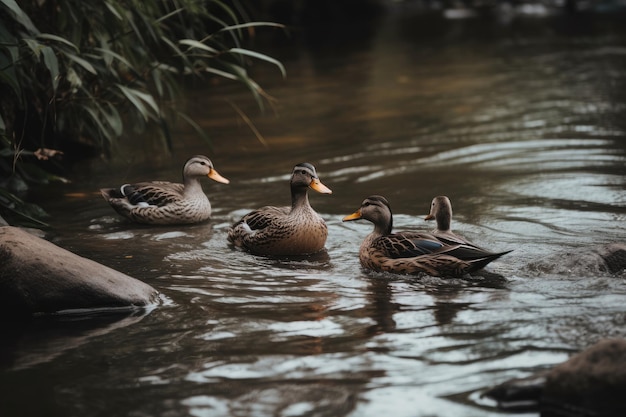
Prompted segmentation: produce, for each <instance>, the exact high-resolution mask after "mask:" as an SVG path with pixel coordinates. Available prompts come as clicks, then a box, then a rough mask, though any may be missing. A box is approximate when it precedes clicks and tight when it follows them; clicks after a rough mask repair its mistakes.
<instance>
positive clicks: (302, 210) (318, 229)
mask: <svg viewBox="0 0 626 417" xmlns="http://www.w3.org/2000/svg"><path fill="white" fill-rule="evenodd" d="M290 186H291V207H289V206H285V207H275V206H265V207H261V208H259V209H256V210H254V211H252V212H250V213H248V214H246V215H245V216H243V217H242V218H241V220H239V221H238V222H236V223H235V224H233V225H232V226H231V228H230V229H229V230H228V241H229V242H230V243H232V244H233V245H235V246H236V247H240V248H243V249H245V250H248V251H249V252H252V253H254V254H258V255H272V256H289V255H307V254H312V253H316V252H319V251H321V250H322V249H323V248H324V245H325V243H326V238H327V237H328V227H327V226H326V222H325V221H324V219H322V217H321V216H320V215H319V214H318V213H316V212H315V210H313V208H312V207H311V205H310V204H309V197H308V193H307V191H308V189H309V188H311V189H313V190H315V191H317V192H319V193H322V194H331V193H332V191H331V190H330V188H328V187H326V186H325V185H324V184H322V182H321V181H320V179H319V177H318V176H317V172H316V171H315V167H314V166H313V165H311V164H309V163H300V164H297V165H296V166H295V167H294V168H293V172H292V174H291V180H290Z"/></svg>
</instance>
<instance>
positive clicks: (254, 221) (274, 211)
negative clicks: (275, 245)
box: [239, 206, 291, 230]
mask: <svg viewBox="0 0 626 417" xmlns="http://www.w3.org/2000/svg"><path fill="white" fill-rule="evenodd" d="M290 211H291V207H287V206H285V207H276V206H265V207H261V208H259V209H256V210H253V211H251V212H250V213H248V214H246V215H245V216H243V217H242V218H241V220H240V221H239V223H242V222H245V223H246V224H247V225H248V227H249V228H250V229H251V230H262V229H266V228H268V227H270V226H272V225H274V224H276V223H277V222H278V221H279V220H280V219H282V218H284V217H285V216H287V215H288V214H289V212H290Z"/></svg>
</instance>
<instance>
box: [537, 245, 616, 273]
mask: <svg viewBox="0 0 626 417" xmlns="http://www.w3.org/2000/svg"><path fill="white" fill-rule="evenodd" d="M528 269H529V270H531V271H536V272H541V273H552V274H562V275H568V276H570V275H572V274H577V275H589V274H592V275H601V274H607V273H609V274H615V275H619V274H622V273H623V272H624V270H625V269H626V244H624V243H609V244H607V245H600V246H596V247H591V248H584V249H573V250H568V251H563V252H559V253H556V254H553V255H549V256H546V257H545V258H542V259H539V260H537V261H535V262H532V263H530V264H529V265H528Z"/></svg>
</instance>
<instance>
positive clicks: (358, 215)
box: [342, 209, 361, 222]
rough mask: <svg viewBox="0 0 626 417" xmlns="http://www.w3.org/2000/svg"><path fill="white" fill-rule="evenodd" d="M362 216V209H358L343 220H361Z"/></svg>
mask: <svg viewBox="0 0 626 417" xmlns="http://www.w3.org/2000/svg"><path fill="white" fill-rule="evenodd" d="M360 218H361V210H360V209H359V210H357V211H355V212H354V213H352V214H349V215H347V216H346V217H344V218H343V220H342V221H344V222H349V221H350V220H359V219H360Z"/></svg>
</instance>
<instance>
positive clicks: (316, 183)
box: [309, 178, 333, 194]
mask: <svg viewBox="0 0 626 417" xmlns="http://www.w3.org/2000/svg"><path fill="white" fill-rule="evenodd" d="M309 187H311V188H312V189H314V190H315V191H317V192H318V193H322V194H332V193H333V192H332V190H331V189H330V188H328V187H327V186H325V185H324V184H322V182H321V181H320V180H319V179H318V178H313V181H311V185H309Z"/></svg>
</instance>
